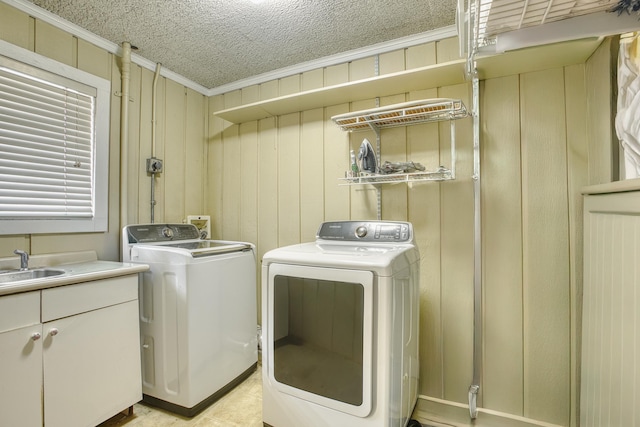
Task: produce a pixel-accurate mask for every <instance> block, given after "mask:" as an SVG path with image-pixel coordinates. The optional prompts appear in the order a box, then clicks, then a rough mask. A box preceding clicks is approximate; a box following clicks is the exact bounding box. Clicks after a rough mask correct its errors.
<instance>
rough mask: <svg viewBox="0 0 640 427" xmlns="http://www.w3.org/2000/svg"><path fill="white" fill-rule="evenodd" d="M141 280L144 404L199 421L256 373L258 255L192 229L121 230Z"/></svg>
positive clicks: (241, 244)
mask: <svg viewBox="0 0 640 427" xmlns="http://www.w3.org/2000/svg"><path fill="white" fill-rule="evenodd" d="M122 244H123V248H122V253H123V261H125V262H132V263H144V264H148V265H149V267H150V268H149V270H148V271H147V272H145V273H143V274H142V279H141V282H140V335H141V346H142V348H141V356H142V392H143V400H144V401H145V402H148V403H150V404H152V405H155V406H159V407H162V408H164V409H168V410H170V411H172V412H176V413H179V414H181V415H186V416H193V415H195V414H197V413H198V412H200V411H201V410H203V409H205V408H206V407H207V406H209V405H210V404H211V403H212V402H213V401H215V400H216V399H218V398H219V397H221V396H222V395H223V394H224V393H226V392H227V391H228V390H230V389H231V388H232V387H234V386H235V385H237V384H238V383H239V382H241V381H242V380H243V379H245V378H246V377H248V376H249V375H250V374H251V373H252V372H253V371H254V370H255V369H256V367H257V358H258V350H257V334H256V324H257V307H256V291H257V289H256V287H257V280H256V268H257V264H256V255H255V248H254V246H253V245H252V244H250V243H245V242H229V241H222V240H202V239H200V233H199V231H198V229H197V227H195V226H194V225H192V224H138V225H128V226H126V227H124V229H123V230H122Z"/></svg>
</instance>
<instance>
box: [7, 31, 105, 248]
mask: <svg viewBox="0 0 640 427" xmlns="http://www.w3.org/2000/svg"><path fill="white" fill-rule="evenodd" d="M0 64H2V65H4V66H7V68H11V67H12V66H15V67H19V68H18V69H19V71H20V72H23V73H25V72H26V73H27V74H31V73H33V75H35V76H37V77H38V78H41V79H47V78H49V79H51V80H52V81H55V79H56V78H57V79H60V78H62V79H65V80H71V81H73V82H77V83H80V84H81V85H85V86H89V87H91V88H93V89H95V91H96V98H95V123H94V133H95V136H94V138H95V140H94V147H93V149H94V159H93V160H94V161H93V171H92V174H93V186H92V192H93V203H94V214H93V216H92V217H88V218H45V219H35V218H24V219H8V218H0V235H16V234H43V233H82V232H104V231H107V229H108V211H109V206H108V202H109V129H110V108H111V105H110V104H111V82H110V81H109V80H106V79H103V78H101V77H98V76H95V75H93V74H90V73H88V72H85V71H82V70H79V69H77V68H74V67H71V66H69V65H66V64H63V63H60V62H58V61H55V60H53V59H50V58H47V57H44V56H42V55H40V54H37V53H34V52H32V51H30V50H27V49H23V48H21V47H18V46H15V45H13V44H10V43H8V42H5V41H3V40H0Z"/></svg>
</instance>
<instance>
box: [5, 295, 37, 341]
mask: <svg viewBox="0 0 640 427" xmlns="http://www.w3.org/2000/svg"><path fill="white" fill-rule="evenodd" d="M38 323H40V291H35V292H26V293H23V294H13V295H7V296H4V297H0V332H5V331H11V330H13V329H18V328H22V327H23V326H30V325H37V324H38Z"/></svg>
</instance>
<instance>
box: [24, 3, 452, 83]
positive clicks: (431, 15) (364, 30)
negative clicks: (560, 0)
mask: <svg viewBox="0 0 640 427" xmlns="http://www.w3.org/2000/svg"><path fill="white" fill-rule="evenodd" d="M30 1H31V2H32V3H34V4H35V5H37V6H40V7H41V8H43V9H45V10H47V11H49V12H52V13H54V14H55V15H58V16H60V17H62V18H64V19H66V20H67V21H69V22H71V23H73V24H75V25H78V26H79V27H82V28H84V29H85V30H88V31H90V32H92V33H94V34H96V35H98V36H100V37H102V38H104V39H107V40H109V41H111V42H114V43H117V44H121V43H122V42H123V41H128V42H130V43H131V44H132V45H134V46H136V47H138V49H139V50H138V51H137V52H136V54H138V55H140V56H141V57H143V58H146V59H148V60H150V61H152V62H155V63H157V62H159V63H161V64H162V66H163V67H166V68H168V69H170V70H171V71H173V72H175V73H178V74H180V75H182V76H184V77H186V78H187V79H189V80H192V81H194V82H196V83H198V84H200V85H202V86H204V87H207V88H213V87H217V86H220V85H224V84H227V83H231V82H234V81H237V80H241V79H244V78H248V77H252V76H256V75H259V74H262V73H266V72H270V71H274V70H278V69H280V68H285V67H288V66H292V65H295V64H299V63H302V62H306V61H311V60H315V59H318V58H323V57H325V56H329V55H334V54H338V53H342V52H346V51H350V50H353V49H359V48H363V47H367V46H371V45H374V44H377V43H382V42H387V41H390V40H394V39H397V38H401V37H406V36H410V35H414V34H419V33H423V32H426V31H430V30H434V29H439V28H443V27H447V26H450V25H453V24H454V20H455V6H456V0H264V1H263V2H262V3H259V4H255V3H253V2H252V1H250V0H30Z"/></svg>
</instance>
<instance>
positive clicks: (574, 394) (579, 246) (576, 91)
mask: <svg viewBox="0 0 640 427" xmlns="http://www.w3.org/2000/svg"><path fill="white" fill-rule="evenodd" d="M585 86H586V85H585V66H584V65H582V64H581V65H573V66H571V67H566V68H565V89H566V115H567V170H568V194H569V218H571V219H572V220H570V221H569V266H570V277H571V367H572V369H571V419H570V425H571V426H577V425H578V420H579V417H580V414H579V409H580V408H579V394H580V393H579V392H580V390H579V387H580V384H579V374H580V363H579V361H580V358H579V354H580V346H581V344H580V335H581V313H580V306H581V302H582V301H581V298H580V295H582V282H583V265H582V257H583V254H582V251H583V240H582V236H583V210H582V195H581V189H582V188H583V187H585V186H587V185H588V184H589V165H588V160H587V159H588V157H589V156H588V149H589V146H588V141H587V132H586V127H585V125H584V124H585V121H588V120H587V99H586V87H585Z"/></svg>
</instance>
